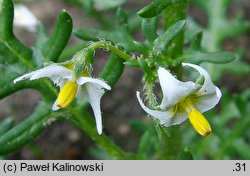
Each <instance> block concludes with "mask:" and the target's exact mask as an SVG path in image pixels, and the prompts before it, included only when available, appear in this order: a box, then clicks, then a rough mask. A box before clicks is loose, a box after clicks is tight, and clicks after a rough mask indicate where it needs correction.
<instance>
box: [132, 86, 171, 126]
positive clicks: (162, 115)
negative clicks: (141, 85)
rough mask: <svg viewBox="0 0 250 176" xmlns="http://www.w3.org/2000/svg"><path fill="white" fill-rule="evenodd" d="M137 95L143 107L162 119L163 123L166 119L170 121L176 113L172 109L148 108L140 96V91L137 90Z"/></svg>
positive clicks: (150, 113)
mask: <svg viewBox="0 0 250 176" xmlns="http://www.w3.org/2000/svg"><path fill="white" fill-rule="evenodd" d="M136 97H137V99H138V101H139V103H140V105H141V107H142V109H143V110H144V111H145V112H146V113H148V114H149V115H151V116H153V117H155V118H156V119H158V120H159V121H160V123H161V124H164V123H165V122H166V121H169V120H170V119H171V118H172V117H173V115H174V113H173V112H172V111H157V110H151V109H149V108H147V107H146V106H145V105H144V103H143V102H142V100H141V98H140V92H138V91H137V92H136Z"/></svg>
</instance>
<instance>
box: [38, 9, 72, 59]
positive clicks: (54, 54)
mask: <svg viewBox="0 0 250 176" xmlns="http://www.w3.org/2000/svg"><path fill="white" fill-rule="evenodd" d="M72 28H73V23H72V18H71V16H70V14H69V13H68V12H67V11H66V10H63V11H62V12H61V13H60V15H59V17H58V19H57V22H56V25H55V29H54V31H53V32H52V34H51V35H50V37H49V39H48V41H47V42H46V43H45V44H44V45H43V47H42V54H43V56H44V58H45V61H54V62H56V61H57V60H58V58H59V56H60V54H61V52H62V51H63V49H64V47H65V46H66V44H67V42H68V40H69V38H70V35H71V32H72Z"/></svg>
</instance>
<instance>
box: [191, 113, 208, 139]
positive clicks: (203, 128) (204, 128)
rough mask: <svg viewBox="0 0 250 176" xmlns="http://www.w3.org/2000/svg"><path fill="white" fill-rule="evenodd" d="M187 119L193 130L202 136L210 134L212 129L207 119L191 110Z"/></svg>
mask: <svg viewBox="0 0 250 176" xmlns="http://www.w3.org/2000/svg"><path fill="white" fill-rule="evenodd" d="M188 117H189V120H190V122H191V124H192V125H193V127H194V129H195V130H196V131H197V132H198V133H199V134H200V135H202V136H208V135H209V134H211V132H212V129H211V126H210V124H209V122H208V121H207V119H206V118H205V117H204V116H203V115H202V114H201V113H200V112H199V111H198V110H197V109H193V110H191V111H189V112H188Z"/></svg>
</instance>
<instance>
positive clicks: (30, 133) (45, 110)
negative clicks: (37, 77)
mask: <svg viewBox="0 0 250 176" xmlns="http://www.w3.org/2000/svg"><path fill="white" fill-rule="evenodd" d="M61 117H62V116H60V114H58V113H54V112H52V110H51V106H48V105H46V103H40V104H39V105H38V107H37V108H36V110H35V111H34V113H33V114H32V115H31V116H30V117H29V118H27V119H25V120H24V121H22V122H21V123H19V124H18V125H16V126H15V127H13V128H12V129H10V130H9V131H7V132H6V133H5V134H3V135H2V136H0V155H5V154H8V153H10V152H12V151H14V150H16V149H18V148H20V147H22V146H23V145H25V144H27V143H28V142H30V141H33V140H34V139H35V138H36V137H37V136H38V135H39V134H40V133H41V132H42V131H43V130H44V129H45V128H47V127H48V126H50V125H51V124H52V123H53V122H55V121H57V120H58V119H60V118H61Z"/></svg>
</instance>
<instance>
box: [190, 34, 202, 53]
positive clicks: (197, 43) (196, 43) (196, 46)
mask: <svg viewBox="0 0 250 176" xmlns="http://www.w3.org/2000/svg"><path fill="white" fill-rule="evenodd" d="M202 35H203V33H202V32H198V33H197V34H195V36H194V37H193V39H192V41H191V44H190V49H191V50H200V49H201V40H202Z"/></svg>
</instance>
